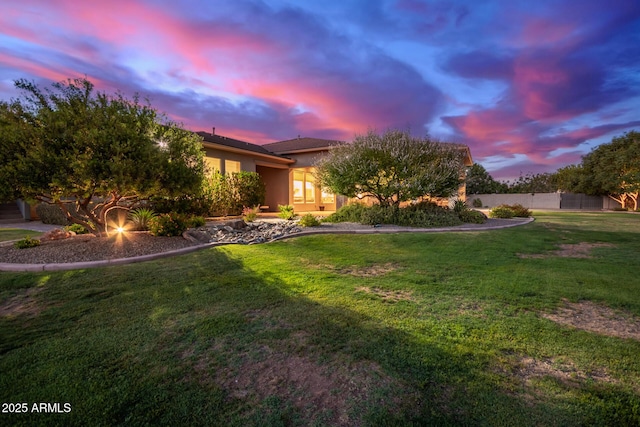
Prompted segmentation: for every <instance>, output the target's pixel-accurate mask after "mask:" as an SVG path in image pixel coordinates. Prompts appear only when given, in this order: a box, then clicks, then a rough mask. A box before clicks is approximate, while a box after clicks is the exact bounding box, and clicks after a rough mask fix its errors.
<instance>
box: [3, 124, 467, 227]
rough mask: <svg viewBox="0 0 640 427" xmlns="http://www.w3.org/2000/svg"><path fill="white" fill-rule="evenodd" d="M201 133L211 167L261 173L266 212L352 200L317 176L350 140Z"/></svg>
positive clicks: (10, 208)
mask: <svg viewBox="0 0 640 427" xmlns="http://www.w3.org/2000/svg"><path fill="white" fill-rule="evenodd" d="M197 134H198V135H200V136H201V137H202V139H203V141H202V145H203V147H204V150H205V161H206V163H207V165H208V166H209V168H210V169H211V170H218V171H220V172H222V173H233V172H239V171H247V172H257V173H258V174H260V176H261V177H262V180H263V181H264V183H265V187H266V190H267V191H266V198H265V205H264V210H266V211H271V212H277V211H278V205H292V206H293V207H294V211H295V212H313V211H326V212H333V211H335V210H337V209H339V208H340V207H341V206H343V205H344V204H346V203H347V201H348V199H347V198H346V197H344V196H340V195H336V194H333V193H330V192H327V191H324V190H323V189H322V188H321V187H320V185H319V184H318V183H317V182H316V180H315V176H314V170H315V167H314V164H315V162H316V160H317V159H318V158H319V157H320V156H322V155H323V154H324V153H326V152H327V151H329V150H331V148H332V147H334V146H336V145H341V144H345V143H346V142H345V141H335V140H328V139H319V138H308V137H303V138H300V137H298V138H295V139H289V140H286V141H279V142H273V143H269V144H264V145H257V144H252V143H249V142H245V141H240V140H238V139H233V138H228V137H226V136H222V135H217V134H216V130H215V128H213V129H212V132H211V133H209V132H197ZM459 148H460V149H461V150H463V151H464V153H465V158H464V164H465V166H471V165H472V164H473V160H472V159H471V152H470V151H469V147H467V146H466V145H459ZM457 198H458V199H462V200H464V199H465V187H464V184H462V185H461V187H460V190H459V193H458V197H457ZM18 207H19V208H20V213H18V209H17V208H18ZM18 215H22V218H23V219H25V220H29V219H30V218H33V217H35V210H34V209H33V207H30V206H29V205H27V204H26V203H25V202H22V201H19V202H18V203H17V204H15V205H14V204H13V203H12V204H7V205H5V206H4V207H3V209H1V210H0V221H1V220H3V217H6V218H7V219H8V218H11V219H12V220H13V219H15V218H17V217H18Z"/></svg>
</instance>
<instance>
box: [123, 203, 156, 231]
mask: <svg viewBox="0 0 640 427" xmlns="http://www.w3.org/2000/svg"><path fill="white" fill-rule="evenodd" d="M156 216H158V215H157V214H156V213H155V212H154V211H153V210H152V209H147V208H138V209H134V210H132V211H131V212H129V219H130V220H131V222H132V223H133V226H134V228H135V229H136V230H139V231H146V230H148V229H149V226H150V224H151V221H152V220H153V218H155V217H156Z"/></svg>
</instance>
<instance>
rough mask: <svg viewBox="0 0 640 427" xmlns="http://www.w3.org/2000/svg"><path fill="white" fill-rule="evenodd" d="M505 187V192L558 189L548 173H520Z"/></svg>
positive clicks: (542, 191)
mask: <svg viewBox="0 0 640 427" xmlns="http://www.w3.org/2000/svg"><path fill="white" fill-rule="evenodd" d="M507 187H508V188H507V191H506V192H507V193H554V192H556V191H557V190H558V189H557V188H556V187H555V185H554V182H553V175H552V174H550V173H538V174H527V175H520V176H519V177H518V179H516V180H515V181H514V182H510V183H508V184H507Z"/></svg>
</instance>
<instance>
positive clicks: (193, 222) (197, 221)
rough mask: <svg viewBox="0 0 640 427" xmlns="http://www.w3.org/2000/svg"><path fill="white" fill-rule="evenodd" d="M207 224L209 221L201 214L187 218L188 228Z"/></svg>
mask: <svg viewBox="0 0 640 427" xmlns="http://www.w3.org/2000/svg"><path fill="white" fill-rule="evenodd" d="M206 224H207V221H206V220H205V219H204V217H203V216H200V215H198V216H192V217H191V218H189V219H188V220H187V225H188V228H198V227H204V226H205V225H206Z"/></svg>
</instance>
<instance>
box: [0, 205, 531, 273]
mask: <svg viewBox="0 0 640 427" xmlns="http://www.w3.org/2000/svg"><path fill="white" fill-rule="evenodd" d="M533 221H534V218H533V217H529V218H518V219H504V220H501V222H504V223H503V224H500V225H493V226H487V225H485V224H465V225H462V226H455V227H438V228H415V227H400V226H393V225H382V226H373V227H368V226H361V227H368V228H358V229H337V228H331V227H327V228H325V229H324V230H322V229H308V230H307V229H302V230H301V231H297V232H294V233H291V234H284V235H280V236H277V237H274V238H272V239H271V240H267V241H265V242H260V243H271V242H278V241H281V240H285V239H290V238H293V237H301V236H311V235H318V234H393V233H444V232H452V233H456V232H477V231H485V230H499V229H504V228H511V227H517V226H520V225H525V224H529V223H531V222H533ZM314 228H317V227H314ZM247 243H248V242H228V241H222V242H209V243H203V244H199V245H194V246H189V247H187V248H182V249H176V250H172V251H167V252H158V253H155V254H149V255H141V256H136V257H131V258H117V259H110V260H101V261H85V262H70V263H55V264H54V263H51V264H16V263H0V271H7V272H40V271H66V270H80V269H86V268H97V267H109V266H116V265H125V264H133V263H138V262H145V261H153V260H157V259H161V258H167V257H172V256H177V255H185V254H188V253H191V252H195V251H199V250H202V249H207V248H212V247H216V246H223V245H230V244H247ZM254 243H258V242H254Z"/></svg>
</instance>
